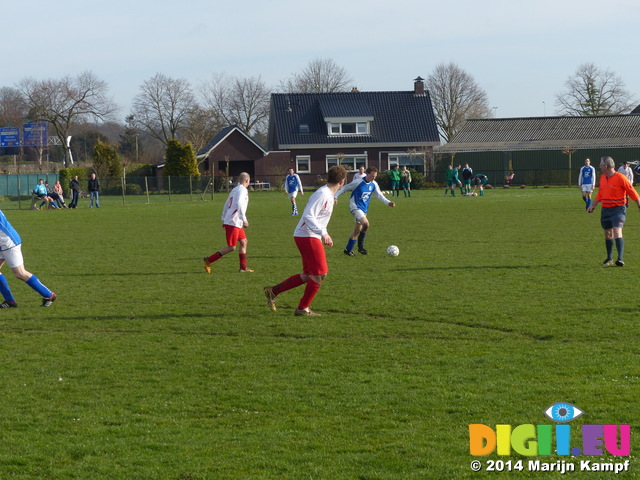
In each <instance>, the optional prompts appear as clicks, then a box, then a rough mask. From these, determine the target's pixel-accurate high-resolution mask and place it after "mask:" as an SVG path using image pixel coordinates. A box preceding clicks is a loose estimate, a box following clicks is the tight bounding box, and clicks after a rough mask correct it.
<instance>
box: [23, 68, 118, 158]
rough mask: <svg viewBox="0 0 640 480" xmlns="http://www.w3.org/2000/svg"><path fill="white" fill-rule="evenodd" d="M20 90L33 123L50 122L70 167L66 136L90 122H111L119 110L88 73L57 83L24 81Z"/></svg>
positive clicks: (104, 90) (55, 81) (104, 88)
mask: <svg viewBox="0 0 640 480" xmlns="http://www.w3.org/2000/svg"><path fill="white" fill-rule="evenodd" d="M19 89H20V91H21V92H22V94H23V95H24V97H25V101H26V102H27V105H28V107H29V114H30V115H33V116H34V117H35V120H46V121H47V122H49V124H50V125H51V126H52V127H53V129H54V130H55V132H56V134H57V135H58V137H59V138H60V141H61V143H62V145H63V150H64V153H65V160H66V161H69V162H71V163H73V157H72V156H71V149H70V143H69V140H70V138H71V137H70V135H69V134H70V133H71V130H72V129H73V128H74V126H75V125H77V124H79V123H82V122H86V121H89V120H93V121H95V122H104V121H108V120H111V119H112V116H113V114H114V113H115V112H116V111H117V110H118V108H117V106H116V104H115V103H114V102H113V100H112V99H111V98H109V97H107V91H108V89H109V87H108V85H107V83H106V82H104V81H103V80H99V79H98V78H97V77H96V76H95V75H94V74H93V73H91V72H88V71H87V72H84V73H81V74H80V75H78V76H77V77H74V78H72V77H69V76H66V77H64V78H62V79H60V80H53V79H52V80H40V81H38V80H34V79H32V78H25V79H24V80H22V81H21V82H20V83H19Z"/></svg>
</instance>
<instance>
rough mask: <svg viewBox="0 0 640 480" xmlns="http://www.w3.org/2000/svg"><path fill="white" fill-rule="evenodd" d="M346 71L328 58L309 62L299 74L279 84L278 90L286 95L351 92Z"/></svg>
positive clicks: (349, 80)
mask: <svg viewBox="0 0 640 480" xmlns="http://www.w3.org/2000/svg"><path fill="white" fill-rule="evenodd" d="M351 87H352V80H351V77H350V76H349V74H348V73H347V71H346V70H345V69H344V68H342V67H340V66H339V65H338V64H337V63H336V62H334V61H333V60H332V59H330V58H317V59H315V60H311V61H310V62H309V64H308V65H307V66H306V67H305V68H304V70H302V72H300V73H294V74H293V75H292V76H291V78H289V79H287V80H283V81H281V82H280V86H279V90H281V91H283V92H287V93H334V92H346V91H349V90H351Z"/></svg>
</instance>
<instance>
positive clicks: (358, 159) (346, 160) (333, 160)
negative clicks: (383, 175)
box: [325, 153, 367, 172]
mask: <svg viewBox="0 0 640 480" xmlns="http://www.w3.org/2000/svg"><path fill="white" fill-rule="evenodd" d="M325 164H326V168H327V171H329V168H331V167H332V166H334V165H338V156H337V155H327V156H326V159H325ZM362 164H364V167H365V169H366V168H367V156H366V155H365V154H364V153H357V154H350V155H344V157H343V159H342V166H343V167H344V168H346V169H347V171H348V172H357V171H358V168H359V167H360V165H362Z"/></svg>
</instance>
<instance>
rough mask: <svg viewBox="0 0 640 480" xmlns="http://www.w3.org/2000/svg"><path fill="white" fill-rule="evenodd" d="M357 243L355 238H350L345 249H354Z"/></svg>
mask: <svg viewBox="0 0 640 480" xmlns="http://www.w3.org/2000/svg"><path fill="white" fill-rule="evenodd" d="M355 244H356V241H355V239H353V240H351V239H349V241H348V242H347V248H346V249H345V250H349V251H351V250H353V246H354V245H355Z"/></svg>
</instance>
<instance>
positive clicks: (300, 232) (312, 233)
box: [293, 185, 334, 239]
mask: <svg viewBox="0 0 640 480" xmlns="http://www.w3.org/2000/svg"><path fill="white" fill-rule="evenodd" d="M333 204H334V200H333V194H332V193H331V190H329V187H328V186H326V185H324V186H322V187H320V188H319V189H318V190H316V191H315V192H314V194H313V195H311V198H309V201H308V202H307V206H306V207H304V213H303V214H302V217H301V218H300V221H299V222H298V226H297V227H296V229H295V231H294V232H293V236H294V237H314V238H320V239H322V237H323V236H324V235H326V234H327V225H329V220H330V219H331V213H332V212H333Z"/></svg>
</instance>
